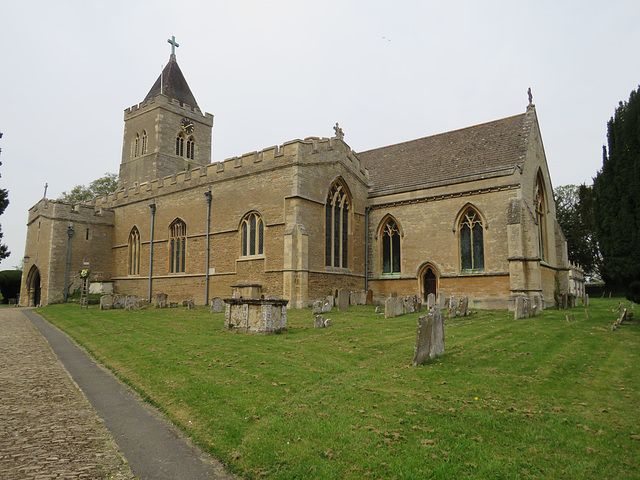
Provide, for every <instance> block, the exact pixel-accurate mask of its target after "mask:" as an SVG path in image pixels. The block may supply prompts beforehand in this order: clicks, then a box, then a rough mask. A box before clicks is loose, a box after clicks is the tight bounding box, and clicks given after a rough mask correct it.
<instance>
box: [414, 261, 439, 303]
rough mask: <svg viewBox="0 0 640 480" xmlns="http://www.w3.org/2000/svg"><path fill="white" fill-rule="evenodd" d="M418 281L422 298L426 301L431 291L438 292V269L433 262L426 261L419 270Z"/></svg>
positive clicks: (435, 293)
mask: <svg viewBox="0 0 640 480" xmlns="http://www.w3.org/2000/svg"><path fill="white" fill-rule="evenodd" d="M418 283H419V287H420V294H421V295H422V299H423V300H424V301H425V302H426V301H427V297H428V296H429V294H430V293H433V294H434V295H437V294H438V269H437V268H436V267H434V266H433V264H431V263H424V264H423V265H422V267H421V268H420V269H419V270H418Z"/></svg>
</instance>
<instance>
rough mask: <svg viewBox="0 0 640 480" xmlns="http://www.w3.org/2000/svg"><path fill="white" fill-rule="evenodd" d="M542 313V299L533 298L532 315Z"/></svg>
mask: <svg viewBox="0 0 640 480" xmlns="http://www.w3.org/2000/svg"><path fill="white" fill-rule="evenodd" d="M539 313H540V298H539V297H533V301H532V303H531V315H532V316H536V315H538V314H539Z"/></svg>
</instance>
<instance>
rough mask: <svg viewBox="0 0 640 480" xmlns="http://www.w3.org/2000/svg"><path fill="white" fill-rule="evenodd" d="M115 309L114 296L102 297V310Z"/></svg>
mask: <svg viewBox="0 0 640 480" xmlns="http://www.w3.org/2000/svg"><path fill="white" fill-rule="evenodd" d="M112 308H113V296H112V295H102V296H101V297H100V310H111V309H112Z"/></svg>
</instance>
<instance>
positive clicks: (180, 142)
mask: <svg viewBox="0 0 640 480" xmlns="http://www.w3.org/2000/svg"><path fill="white" fill-rule="evenodd" d="M176 155H177V156H179V157H184V135H183V134H182V133H179V134H178V136H177V137H176Z"/></svg>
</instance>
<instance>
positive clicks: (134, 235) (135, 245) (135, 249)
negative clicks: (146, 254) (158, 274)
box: [128, 227, 140, 275]
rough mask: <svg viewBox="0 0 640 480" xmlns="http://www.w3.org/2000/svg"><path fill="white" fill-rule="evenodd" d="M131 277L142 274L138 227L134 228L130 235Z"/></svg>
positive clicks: (129, 257)
mask: <svg viewBox="0 0 640 480" xmlns="http://www.w3.org/2000/svg"><path fill="white" fill-rule="evenodd" d="M128 253H129V255H128V263H129V275H138V274H139V273H140V232H139V231H138V228H137V227H133V228H132V229H131V232H130V233H129V250H128Z"/></svg>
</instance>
